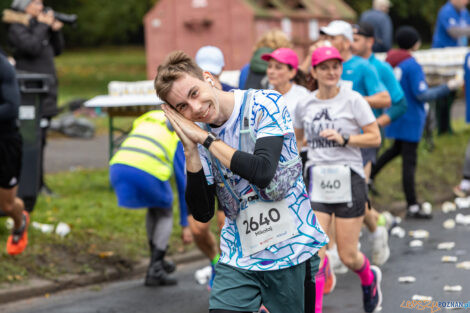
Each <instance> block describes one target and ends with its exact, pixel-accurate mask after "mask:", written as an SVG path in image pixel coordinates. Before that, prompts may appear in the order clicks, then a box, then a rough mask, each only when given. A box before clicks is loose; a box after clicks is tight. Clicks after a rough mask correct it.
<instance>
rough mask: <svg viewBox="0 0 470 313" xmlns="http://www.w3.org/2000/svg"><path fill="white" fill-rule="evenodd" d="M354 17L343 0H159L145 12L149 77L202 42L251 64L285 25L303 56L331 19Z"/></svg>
mask: <svg viewBox="0 0 470 313" xmlns="http://www.w3.org/2000/svg"><path fill="white" fill-rule="evenodd" d="M335 19H343V20H347V21H351V22H352V21H354V20H355V19H356V12H354V11H353V10H352V9H351V8H350V7H349V6H347V5H346V4H345V3H344V2H343V1H342V0H328V1H325V0H159V1H158V2H157V4H155V6H154V7H153V8H152V9H151V10H150V11H149V12H148V13H147V14H146V16H145V17H144V25H145V46H146V55H147V76H148V78H149V79H153V78H154V76H155V74H156V70H157V67H158V65H159V64H160V63H161V62H162V61H163V59H164V58H165V56H166V55H167V54H168V53H169V52H171V51H173V50H178V49H181V50H184V51H186V52H187V53H188V54H189V55H191V56H194V55H195V54H196V52H197V50H198V49H199V48H200V47H201V46H205V45H214V46H217V47H219V48H220V49H221V50H222V51H223V53H224V56H225V63H226V66H225V69H226V70H236V69H240V68H241V67H242V66H243V65H244V64H246V63H247V62H248V61H249V59H250V57H251V54H252V52H253V51H252V49H253V45H254V44H255V42H256V40H257V39H258V38H259V37H260V36H261V35H262V34H263V33H265V32H266V31H267V30H269V29H271V28H280V29H282V30H283V31H284V32H285V33H286V34H287V35H288V36H289V37H290V38H291V40H292V42H293V43H294V46H295V50H296V51H297V52H298V53H299V56H300V57H301V58H302V57H303V56H304V53H305V52H306V49H307V48H308V46H309V44H310V43H311V42H312V41H313V40H315V39H316V38H317V37H318V32H319V28H320V27H321V26H324V25H326V24H328V22H330V21H331V20H335Z"/></svg>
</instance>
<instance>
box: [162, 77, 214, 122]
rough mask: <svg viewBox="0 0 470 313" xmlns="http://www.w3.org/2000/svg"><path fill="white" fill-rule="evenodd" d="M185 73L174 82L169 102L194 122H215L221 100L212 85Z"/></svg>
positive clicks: (168, 98)
mask: <svg viewBox="0 0 470 313" xmlns="http://www.w3.org/2000/svg"><path fill="white" fill-rule="evenodd" d="M206 79H207V81H203V80H200V79H198V78H196V77H193V76H191V75H188V74H185V75H184V76H182V77H180V78H179V79H177V80H176V81H174V82H173V86H172V87H171V90H170V92H169V94H168V96H167V102H168V104H169V105H171V106H172V107H173V108H174V109H176V111H178V112H179V113H181V114H182V115H183V116H184V117H185V118H187V119H189V120H191V121H193V122H201V123H206V124H214V123H215V121H216V118H217V116H218V115H219V112H220V108H219V101H218V99H217V96H216V94H215V93H214V90H213V88H214V87H212V85H211V84H210V83H209V82H208V81H209V79H212V78H208V77H206Z"/></svg>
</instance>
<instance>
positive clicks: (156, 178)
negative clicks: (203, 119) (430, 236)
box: [109, 111, 192, 286]
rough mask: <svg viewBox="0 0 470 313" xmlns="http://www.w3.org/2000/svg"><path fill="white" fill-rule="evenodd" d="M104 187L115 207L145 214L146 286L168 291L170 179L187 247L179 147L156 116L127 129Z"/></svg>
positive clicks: (168, 127) (152, 113)
mask: <svg viewBox="0 0 470 313" xmlns="http://www.w3.org/2000/svg"><path fill="white" fill-rule="evenodd" d="M109 164H110V172H109V176H110V181H111V184H112V186H113V188H114V190H115V192H116V195H117V198H118V204H119V206H122V207H126V208H131V209H135V208H148V209H147V216H146V229H147V237H148V243H149V246H150V251H151V259H150V264H149V267H148V270H147V276H146V278H145V285H146V286H158V285H174V284H176V283H177V281H176V279H174V278H172V277H169V276H168V274H169V273H171V272H173V271H174V270H175V265H174V264H173V263H171V262H168V261H166V260H165V259H164V257H165V254H166V251H167V246H168V242H169V238H170V234H171V230H172V228H173V212H172V209H173V191H172V188H171V184H170V178H171V177H172V176H173V175H174V176H175V178H176V186H177V188H178V195H179V205H180V224H181V226H182V227H183V231H182V240H183V243H189V242H191V241H192V237H191V232H190V229H189V227H188V221H187V206H186V201H185V199H184V192H185V187H186V178H185V172H184V171H185V165H184V151H183V146H182V144H181V142H180V140H179V138H178V136H177V135H176V133H175V132H174V130H173V128H172V127H171V125H170V124H169V123H168V122H167V119H166V118H165V115H164V113H163V112H162V111H150V112H148V113H146V114H144V115H142V116H140V117H139V118H138V119H136V120H135V121H134V123H133V125H132V130H131V132H130V133H129V135H128V137H127V139H126V140H125V141H124V142H123V143H122V144H121V147H120V148H119V150H118V151H117V152H116V154H115V155H114V156H113V158H112V159H111V161H110V162H109Z"/></svg>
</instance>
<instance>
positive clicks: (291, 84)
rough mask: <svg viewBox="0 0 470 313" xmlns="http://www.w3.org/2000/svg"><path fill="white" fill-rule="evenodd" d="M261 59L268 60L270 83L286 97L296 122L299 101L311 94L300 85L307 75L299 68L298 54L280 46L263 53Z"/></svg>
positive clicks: (285, 99)
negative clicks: (295, 114) (295, 116)
mask: <svg viewBox="0 0 470 313" xmlns="http://www.w3.org/2000/svg"><path fill="white" fill-rule="evenodd" d="M261 59H263V60H265V61H268V69H267V71H266V74H267V76H268V80H269V84H270V85H271V86H272V87H273V89H274V90H276V91H277V92H279V93H280V94H282V96H283V97H284V101H285V103H286V106H287V110H288V111H289V114H290V116H291V119H292V123H294V113H295V108H296V106H297V103H298V102H299V100H302V99H303V98H305V97H306V96H308V95H309V94H310V92H309V91H308V90H307V88H305V87H303V86H301V85H300V84H301V83H302V81H305V77H304V74H303V72H302V71H299V70H298V67H299V58H298V57H297V54H296V53H295V51H294V50H292V49H289V48H279V49H276V50H274V51H273V52H271V53H266V54H263V55H262V56H261Z"/></svg>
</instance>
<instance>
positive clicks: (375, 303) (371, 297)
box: [362, 265, 382, 313]
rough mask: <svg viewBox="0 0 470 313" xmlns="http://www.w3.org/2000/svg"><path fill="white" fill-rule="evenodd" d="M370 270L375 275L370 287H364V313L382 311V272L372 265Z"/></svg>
mask: <svg viewBox="0 0 470 313" xmlns="http://www.w3.org/2000/svg"><path fill="white" fill-rule="evenodd" d="M370 270H371V271H372V273H373V274H374V280H373V281H372V284H370V286H362V296H363V298H362V301H363V303H364V311H366V312H367V313H372V312H378V311H380V309H381V305H382V291H381V289H380V283H381V281H382V271H381V270H380V268H378V267H377V266H375V265H372V266H371V267H370Z"/></svg>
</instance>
